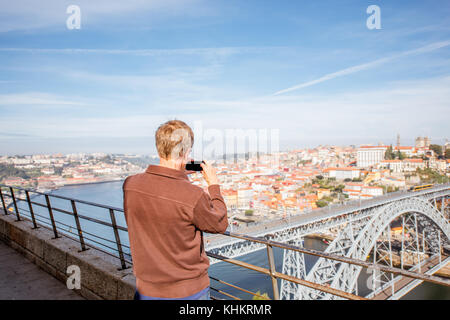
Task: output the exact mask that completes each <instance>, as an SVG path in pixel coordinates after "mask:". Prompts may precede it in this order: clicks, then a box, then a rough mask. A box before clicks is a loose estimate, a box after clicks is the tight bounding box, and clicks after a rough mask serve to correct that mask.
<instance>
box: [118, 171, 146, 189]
mask: <svg viewBox="0 0 450 320" xmlns="http://www.w3.org/2000/svg"><path fill="white" fill-rule="evenodd" d="M144 174H145V173H137V174H133V175H131V176H128V177H126V178H125V180H124V181H123V185H122V188H123V189H124V190H125V188H126V187H129V186H131V185H133V184H134V183H135V182H137V181H139V180H141V179H142V178H143V176H144Z"/></svg>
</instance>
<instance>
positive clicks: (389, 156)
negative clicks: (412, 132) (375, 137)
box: [384, 145, 395, 160]
mask: <svg viewBox="0 0 450 320" xmlns="http://www.w3.org/2000/svg"><path fill="white" fill-rule="evenodd" d="M384 159H385V160H393V159H395V153H394V151H393V150H392V145H390V146H389V147H388V148H387V150H386V152H385V153H384Z"/></svg>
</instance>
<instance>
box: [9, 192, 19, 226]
mask: <svg viewBox="0 0 450 320" xmlns="http://www.w3.org/2000/svg"><path fill="white" fill-rule="evenodd" d="M9 191H10V192H11V197H12V199H13V204H14V209H15V210H16V217H17V221H20V214H19V209H18V208H17V202H16V197H15V196H14V190H13V188H12V187H9Z"/></svg>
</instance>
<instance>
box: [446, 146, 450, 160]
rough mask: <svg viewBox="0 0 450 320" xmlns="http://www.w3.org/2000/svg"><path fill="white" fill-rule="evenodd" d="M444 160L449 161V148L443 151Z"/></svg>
mask: <svg viewBox="0 0 450 320" xmlns="http://www.w3.org/2000/svg"><path fill="white" fill-rule="evenodd" d="M445 159H450V148H447V149H446V150H445Z"/></svg>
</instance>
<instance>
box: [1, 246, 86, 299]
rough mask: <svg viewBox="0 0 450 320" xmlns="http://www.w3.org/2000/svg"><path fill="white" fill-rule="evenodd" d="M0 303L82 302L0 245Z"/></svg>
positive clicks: (56, 281) (42, 272)
mask: <svg viewBox="0 0 450 320" xmlns="http://www.w3.org/2000/svg"><path fill="white" fill-rule="evenodd" d="M0 300H83V297H81V296H80V295H78V294H77V293H75V292H73V291H72V290H69V289H67V287H66V286H65V284H63V283H62V282H60V281H59V280H57V279H56V278H54V277H52V276H51V275H50V274H48V273H47V272H45V271H44V270H42V269H40V268H39V267H38V266H36V265H35V264H33V263H32V262H31V261H29V260H28V259H27V258H25V257H24V256H22V255H21V254H20V253H18V252H17V251H15V250H14V249H12V248H10V247H8V246H7V245H6V244H5V243H4V242H2V241H0Z"/></svg>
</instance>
